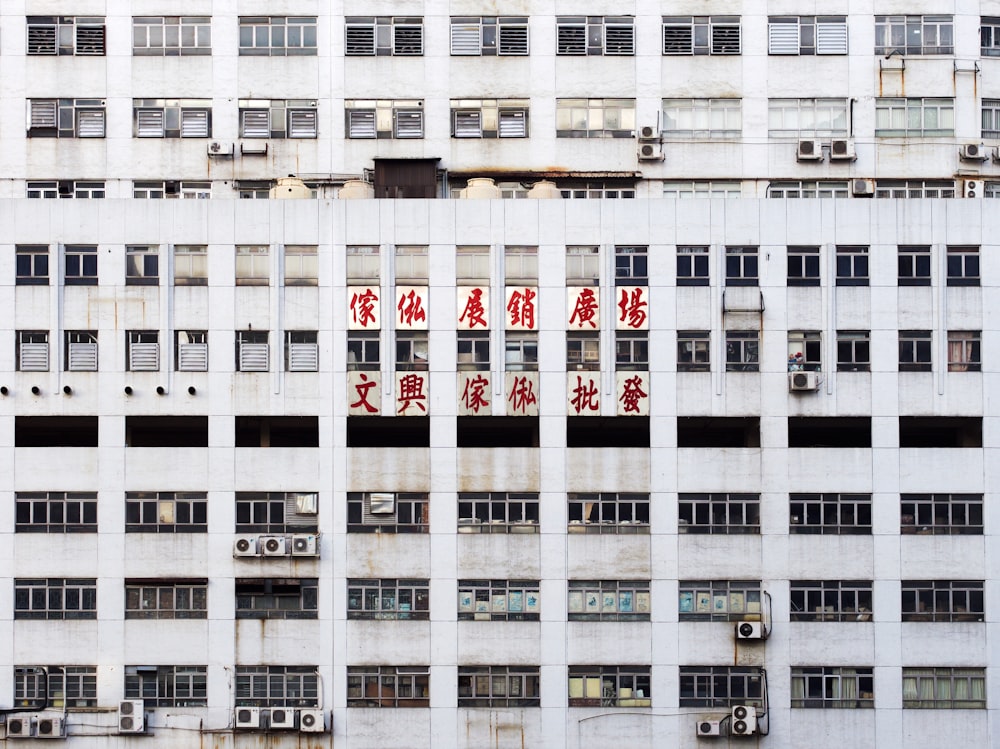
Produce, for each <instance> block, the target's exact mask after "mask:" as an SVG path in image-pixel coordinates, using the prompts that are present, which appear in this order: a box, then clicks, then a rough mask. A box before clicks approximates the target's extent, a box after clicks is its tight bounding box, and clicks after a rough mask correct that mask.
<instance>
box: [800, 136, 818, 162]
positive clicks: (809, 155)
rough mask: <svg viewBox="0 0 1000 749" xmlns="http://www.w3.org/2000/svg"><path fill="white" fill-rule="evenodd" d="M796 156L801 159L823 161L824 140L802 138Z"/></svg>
mask: <svg viewBox="0 0 1000 749" xmlns="http://www.w3.org/2000/svg"><path fill="white" fill-rule="evenodd" d="M795 158H796V159H798V160H799V161H822V160H823V141H821V140H812V139H810V140H800V141H799V146H798V150H796V152H795Z"/></svg>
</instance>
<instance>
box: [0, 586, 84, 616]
mask: <svg viewBox="0 0 1000 749" xmlns="http://www.w3.org/2000/svg"><path fill="white" fill-rule="evenodd" d="M14 618H15V619H96V618H97V580H95V579H93V578H91V579H89V580H66V579H63V578H61V577H56V578H48V579H41V580H28V579H24V578H16V579H15V580H14Z"/></svg>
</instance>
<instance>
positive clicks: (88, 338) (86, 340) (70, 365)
mask: <svg viewBox="0 0 1000 749" xmlns="http://www.w3.org/2000/svg"><path fill="white" fill-rule="evenodd" d="M63 357H64V359H63V361H64V363H65V369H66V371H67V372H96V371H97V331H94V330H67V331H66V348H65V350H64V351H63Z"/></svg>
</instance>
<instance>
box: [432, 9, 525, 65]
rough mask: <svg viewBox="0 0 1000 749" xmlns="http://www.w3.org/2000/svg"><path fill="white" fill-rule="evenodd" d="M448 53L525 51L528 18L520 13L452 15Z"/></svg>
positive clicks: (514, 53)
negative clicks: (506, 14) (507, 14)
mask: <svg viewBox="0 0 1000 749" xmlns="http://www.w3.org/2000/svg"><path fill="white" fill-rule="evenodd" d="M450 47H451V54H452V56H472V57H479V56H482V57H487V56H493V55H498V56H501V57H507V56H523V55H527V54H528V50H529V38H528V19H527V17H524V16H520V17H518V16H499V17H498V16H453V17H452V19H451V44H450Z"/></svg>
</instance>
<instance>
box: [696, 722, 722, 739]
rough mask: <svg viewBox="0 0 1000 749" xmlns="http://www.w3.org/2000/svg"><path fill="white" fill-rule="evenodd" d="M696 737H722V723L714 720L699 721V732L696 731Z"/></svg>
mask: <svg viewBox="0 0 1000 749" xmlns="http://www.w3.org/2000/svg"><path fill="white" fill-rule="evenodd" d="M695 735H696V736H721V735H722V721H721V720H718V719H715V718H713V719H712V720H699V721H698V726H697V730H696V731H695Z"/></svg>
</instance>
